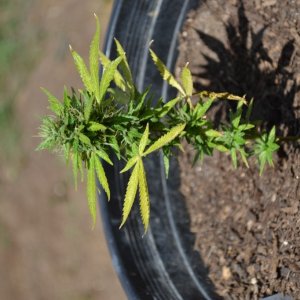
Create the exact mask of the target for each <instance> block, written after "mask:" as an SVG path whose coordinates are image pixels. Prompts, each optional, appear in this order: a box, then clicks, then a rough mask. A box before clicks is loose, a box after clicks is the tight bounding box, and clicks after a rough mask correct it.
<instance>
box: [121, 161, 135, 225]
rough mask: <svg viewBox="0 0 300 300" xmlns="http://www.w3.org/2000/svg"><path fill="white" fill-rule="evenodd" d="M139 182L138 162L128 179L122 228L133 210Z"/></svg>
mask: <svg viewBox="0 0 300 300" xmlns="http://www.w3.org/2000/svg"><path fill="white" fill-rule="evenodd" d="M138 183H139V164H138V163H137V164H136V165H135V167H134V169H133V171H132V173H131V176H130V178H129V181H128V185H127V189H126V194H125V200H124V204H123V216H122V222H121V225H120V228H121V227H122V226H123V225H124V224H125V222H126V220H127V218H128V216H129V213H130V211H131V208H132V205H133V202H134V200H135V196H136V192H137V188H138Z"/></svg>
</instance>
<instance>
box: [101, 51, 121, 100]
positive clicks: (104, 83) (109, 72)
mask: <svg viewBox="0 0 300 300" xmlns="http://www.w3.org/2000/svg"><path fill="white" fill-rule="evenodd" d="M121 60H122V57H118V58H117V59H115V60H113V61H111V62H110V63H109V64H108V65H107V67H106V68H105V69H104V72H103V74H102V78H101V81H100V90H99V97H98V99H97V101H98V103H101V101H102V100H103V98H104V96H105V94H106V92H107V89H108V88H109V85H110V83H111V81H112V80H113V78H114V75H115V72H116V69H117V67H118V65H119V63H120V62H121Z"/></svg>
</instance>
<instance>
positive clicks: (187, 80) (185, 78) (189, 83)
mask: <svg viewBox="0 0 300 300" xmlns="http://www.w3.org/2000/svg"><path fill="white" fill-rule="evenodd" d="M181 81H182V86H183V88H184V90H185V93H186V94H187V96H192V94H193V78H192V74H191V71H190V69H189V68H188V66H185V67H184V68H183V69H182V72H181Z"/></svg>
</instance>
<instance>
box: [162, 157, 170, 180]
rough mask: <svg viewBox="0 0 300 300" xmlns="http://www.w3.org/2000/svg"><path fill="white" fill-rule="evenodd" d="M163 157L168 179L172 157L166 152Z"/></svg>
mask: <svg viewBox="0 0 300 300" xmlns="http://www.w3.org/2000/svg"><path fill="white" fill-rule="evenodd" d="M163 159H164V168H165V175H166V178H167V179H168V177H169V170H170V158H169V156H168V155H166V154H164V155H163Z"/></svg>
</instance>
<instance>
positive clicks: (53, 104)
mask: <svg viewBox="0 0 300 300" xmlns="http://www.w3.org/2000/svg"><path fill="white" fill-rule="evenodd" d="M41 90H42V91H43V92H44V93H45V94H46V95H47V97H48V101H49V104H50V109H51V110H52V111H53V112H54V113H55V114H56V115H58V116H60V115H61V114H62V112H63V109H64V108H63V105H62V103H60V101H59V100H58V99H57V98H56V97H55V96H54V95H52V94H51V93H50V92H49V91H48V90H46V89H45V88H41Z"/></svg>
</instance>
